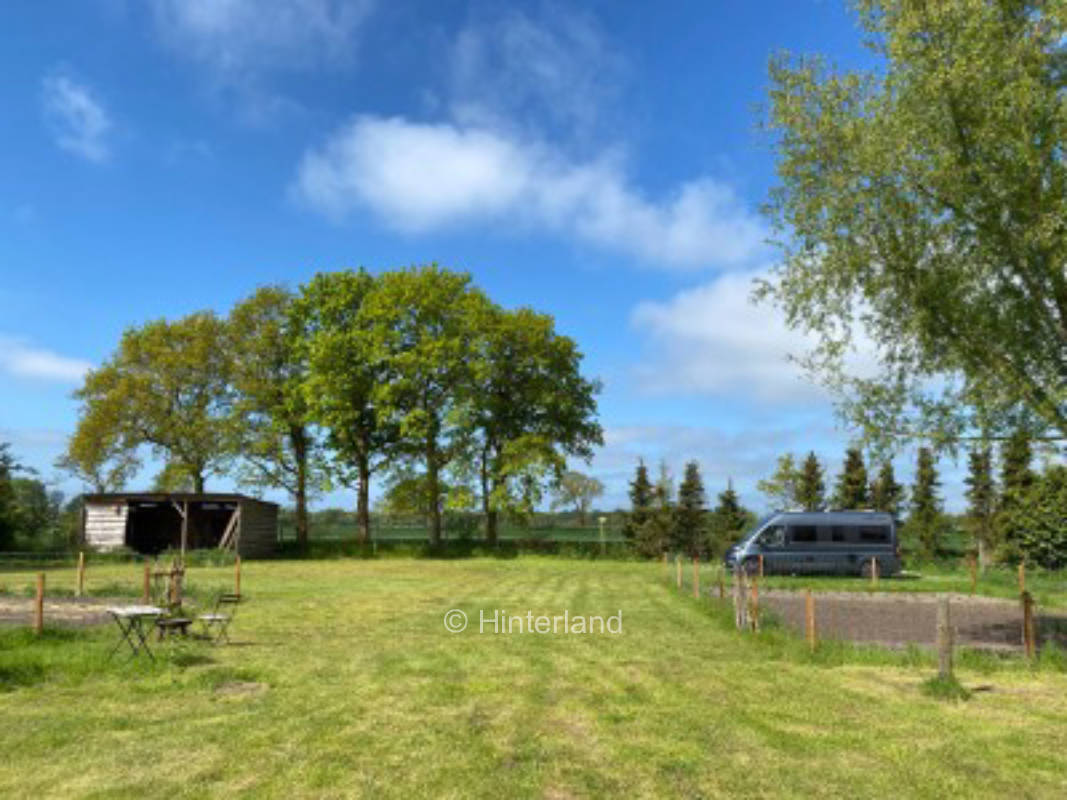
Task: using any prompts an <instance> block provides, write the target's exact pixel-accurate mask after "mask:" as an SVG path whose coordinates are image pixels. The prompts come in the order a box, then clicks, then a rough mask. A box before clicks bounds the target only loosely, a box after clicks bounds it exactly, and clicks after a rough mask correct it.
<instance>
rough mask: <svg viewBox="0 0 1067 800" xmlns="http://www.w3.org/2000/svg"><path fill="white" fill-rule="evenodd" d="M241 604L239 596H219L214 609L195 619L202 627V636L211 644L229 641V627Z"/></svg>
mask: <svg viewBox="0 0 1067 800" xmlns="http://www.w3.org/2000/svg"><path fill="white" fill-rule="evenodd" d="M242 602H243V598H242V597H241V595H239V594H220V595H219V596H218V598H217V599H216V600H215V607H214V609H213V610H212V611H211V612H210V613H208V614H200V615H199V616H198V617H197V619H198V620H200V623H201V624H202V625H203V632H204V636H205V637H206V638H207V639H209V640H210V641H211V642H212V644H218V643H219V642H221V641H222V640H223V639H225V640H226V641H227V642H229V641H230V634H229V630H228V629H229V627H230V623H231V622H233V618H234V615H235V614H236V613H237V606H238V605H240V604H241V603H242Z"/></svg>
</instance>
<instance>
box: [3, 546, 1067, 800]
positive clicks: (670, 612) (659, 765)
mask: <svg viewBox="0 0 1067 800" xmlns="http://www.w3.org/2000/svg"><path fill="white" fill-rule="evenodd" d="M230 580H231V572H230V570H229V569H227V568H209V567H202V568H196V569H193V570H191V572H190V576H189V583H190V587H191V589H192V590H193V594H194V595H195V596H197V597H206V596H208V595H210V593H211V592H212V591H215V590H217V589H221V588H224V587H228V586H229V585H230ZM72 581H73V574H72V572H71V571H70V570H63V571H57V572H56V573H55V574H52V575H50V576H49V585H50V586H53V587H56V588H58V589H60V590H62V589H64V588H69V587H70V586H71V585H72ZM138 581H139V575H138V572H137V567H136V565H107V566H100V567H97V568H94V569H93V570H92V571H91V583H90V588H92V587H93V586H94V585H97V586H101V587H102V586H108V587H111V588H112V589H114V590H116V591H117V590H121V589H122V588H123V587H128V588H129V592H130V593H134V592H135V591H136V587H137V586H138V585H139V584H138ZM28 582H29V575H28V574H27V575H11V574H7V575H3V576H0V583H4V584H6V585H8V586H9V587H10V586H22V585H24V584H26V583H28ZM243 587H244V591H245V593H246V594H247V595H248V596H249V597H250V602H249V603H248V604H247V605H246V606H245V607H244V608H242V610H241V612H240V615H239V616H238V619H237V622H236V623H235V627H234V638H235V640H236V644H235V645H233V646H229V647H220V648H211V647H210V646H207V645H203V644H199V643H193V644H185V645H181V644H179V645H174V646H169V645H168V646H163V647H161V648H159V650H157V652H158V653H159V654H160V656H161V658H160V661H159V663H157V664H155V665H150V664H148V663H147V662H145V661H135V662H129V661H123V660H116V661H113V662H108V661H107V660H106V658H105V656H106V652H107V649H108V648H109V646H110V644H111V643H112V641H113V640H114V637H115V632H114V631H113V630H112V629H111V628H109V627H104V628H97V629H88V630H83V631H76V632H51V633H48V634H46V635H45V636H44V637H42V639H40V640H34V639H33V637H32V636H31V635H30V634H28V633H27V632H25V631H23V630H18V629H7V630H0V687H2V688H3V689H4V691H0V718H2V719H3V720H4V725H3V726H0V747H2V752H3V753H4V754H5V756H6V757H5V758H4V759H3V760H2V761H0V796H5V797H29V796H33V797H64V798H67V797H108V798H110V797H137V798H140V797H144V796H148V795H161V796H162V795H166V796H171V797H203V796H227V797H230V796H244V797H256V798H260V797H279V798H281V797H285V798H290V797H361V796H365V797H457V798H458V797H548V798H566V797H590V796H594V797H595V796H640V797H700V796H709V797H716V796H721V797H761V796H763V797H771V796H774V797H801V796H803V797H808V796H812V795H819V796H821V797H850V798H852V797H886V796H897V797H938V798H940V797H946V796H968V797H997V796H1003V795H1005V794H1012V795H1017V796H1025V797H1050V798H1051V797H1063V796H1064V795H1065V794H1067V675H1065V674H1064V673H1063V672H1062V671H1061V670H1060V669H1056V668H1048V669H1044V668H1043V669H1040V670H1038V671H1036V672H1035V671H1032V670H1031V669H1030V668H1028V667H1026V666H1025V665H1023V664H1022V662H1020V661H1019V660H1016V659H1010V660H1007V661H1001V660H997V661H993V660H989V659H983V658H979V657H975V658H968V657H966V656H965V657H964V658H963V659H962V660H963V663H964V664H965V668H963V669H961V670H960V678H961V680H962V681H963V683H964V684H965V685H967V686H969V687H971V688H974V687H976V686H978V685H982V686H984V687H991V688H990V690H988V691H981V692H978V693H975V694H974V695H973V696H972V698H971V699H970V700H968V701H967V702H945V701H940V700H935V699H932V698H930V697H927V696H926V695H924V693H923V692H922V691H921V685H922V683H923V681H924V680H925V679H926V678H928V677H929V676H930V675H931V674H932V672H933V668H932V663H931V660H930V658H929V656H927V655H925V654H921V653H917V652H912V651H908V652H901V653H889V652H887V651H875V650H871V651H861V650H856V649H853V648H846V647H835V646H829V645H828V646H827V647H825V648H824V650H823V651H821V652H820V653H817V654H816V656H814V657H809V656H807V655H806V653H805V650H804V648H803V646H802V643H799V642H796V641H795V640H794V639H792V637H790V636H788V635H787V634H785V633H783V632H781V631H776V630H770V631H767V632H765V633H761V634H760V635H759V636H758V637H753V636H750V635H746V636H742V635H740V634H737V633H736V632H734V631H732V630H731V629H730V628H729V625H728V623H727V621H726V620H725V616H726V614H725V612H724V610H717V609H715V608H714V607H712V606H710V605H709V604H708V603H707V602H706V601H697V600H693V599H692V598H689V597H685V596H680V595H679V594H678V593H677V592H675V591H674V590H673V589H672V588H669V586H668V585H667V582H666V581H664V579H663V567H662V565H659V564H643V563H624V562H610V561H602V562H592V561H568V560H563V559H556V558H541V557H522V558H517V559H510V560H495V559H469V560H453V561H434V560H408V559H403V560H401V559H391V560H368V561H358V560H334V561H328V562H313V561H302V562H258V563H257V562H252V563H247V564H246V565H245V569H244V577H243ZM453 608H458V609H461V610H463V611H465V612H466V613H467V614H468V615H469V617H470V618H471V619H472V627H473V628H476V627H477V619H478V614H479V611H484V612H486V613H490V614H491V613H492V612H493V611H494V610H495V609H503V610H506V611H507V612H508V613H509V614H512V615H519V614H521V615H525V613H526V612H527V611H531V612H533V613H534V614H535V615H537V614H547V615H558V614H562V613H563V612H564V611H565V610H566V611H568V612H569V613H570V615H572V616H573V615H603V616H607V615H611V614H616V613H617V612H619V611H620V610H621V612H622V626H623V630H622V633H620V634H618V635H613V634H607V633H605V634H594V635H589V634H586V635H579V634H564V633H559V634H555V635H553V634H519V633H513V634H495V635H494V634H491V633H488V632H486V633H481V634H479V633H477V632H476V630H472V629H468V630H467V631H465V632H463V633H457V634H451V633H448V632H446V631H445V629H444V626H443V624H442V619H443V615H444V613H445V612H446V611H448V610H449V609H453ZM1054 666H1055V665H1054Z"/></svg>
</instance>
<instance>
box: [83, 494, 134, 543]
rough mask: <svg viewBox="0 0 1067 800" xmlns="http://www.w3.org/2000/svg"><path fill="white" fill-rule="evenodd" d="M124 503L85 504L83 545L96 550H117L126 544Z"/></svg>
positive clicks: (125, 509)
mask: <svg viewBox="0 0 1067 800" xmlns="http://www.w3.org/2000/svg"><path fill="white" fill-rule="evenodd" d="M128 514H129V507H128V506H127V505H126V504H125V503H103V504H99V505H97V504H92V503H90V504H87V505H86V506H85V544H86V545H87V546H88V547H92V548H94V549H96V550H117V549H118V548H120V547H122V546H123V545H125V544H126V517H127V515H128Z"/></svg>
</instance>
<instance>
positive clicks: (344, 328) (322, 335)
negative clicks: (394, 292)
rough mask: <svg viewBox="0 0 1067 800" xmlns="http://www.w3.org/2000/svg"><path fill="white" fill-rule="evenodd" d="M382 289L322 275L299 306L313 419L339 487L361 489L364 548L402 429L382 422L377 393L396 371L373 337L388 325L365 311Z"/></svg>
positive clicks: (353, 274)
mask: <svg viewBox="0 0 1067 800" xmlns="http://www.w3.org/2000/svg"><path fill="white" fill-rule="evenodd" d="M376 285H377V280H376V279H375V278H374V277H373V276H372V275H370V274H369V273H368V272H366V271H365V270H363V269H360V270H343V271H338V272H326V273H319V274H317V275H315V277H314V278H312V279H311V281H309V282H308V283H307V284H306V285H305V286H303V287H302V288H301V291H300V296H299V297H298V298H297V299H296V301H295V305H294V316H295V317H296V320H297V321H296V322H295V323H294V324H295V325H296V326H297V327H298V328H299V330H300V331H301V339H300V342H299V347H300V349H301V351H302V359H303V360H304V361H305V363H306V369H307V374H306V375H305V378H304V387H303V389H304V391H303V398H304V402H306V403H307V410H308V416H309V419H311V420H313V421H314V422H315V423H317V424H318V425H321V426H322V427H323V428H324V429H325V430H326V431H327V441H328V444H329V448H330V450H331V451H332V452H333V454H334V460H333V463H332V465H331V471H332V472H333V473H334V475H335V476H336V477H337V478H338V479H339V481H340V482H341V483H345V484H354V485H355V487H356V520H357V527H358V530H359V537H360V539H361V540H362V541H364V542H366V541H367V540H368V539H369V538H370V481H371V477H372V475H373V474H374V473H375V472H377V471H378V470H379V469H380V468H381V467H382V466H383V465H384V464H386V463H387V459H388V457H389V455H390V452H391V449H390V448H392V447H393V446H394V445H395V443H396V439H397V431H396V426H395V425H393V424H391V423H390V422H389V420H387V419H385V418H384V417H383V414H382V413H381V412H380V410H379V407H378V405H377V403H376V399H375V391H376V387H378V386H379V385H380V384H381V383H383V382H385V381H388V380H389V379H390V374H391V373H390V371H389V370H390V369H393V367H387V360H386V354H385V353H383V352H381V347H382V346H384V336H383V335H382V334H377V336H378V338H379V339H380V340H381V343H380V342H379V341H378V340H376V338H375V335H376V334H375V333H374V328H375V326H379V325H382V324H384V323H383V322H382V321H381V320H380V319H373V318H372V315H371V314H370V313H368V311H367V303H368V298H369V297H370V295H371V293H372V292H373V291H374V289H375V286H376ZM382 313H383V312H378V315H377V316H378V317H381V316H382ZM392 313H394V314H401V313H403V310H402V309H401V308H399V307H398V308H397V309H394V310H393V312H392ZM376 348H377V350H378V351H377V352H375V350H376Z"/></svg>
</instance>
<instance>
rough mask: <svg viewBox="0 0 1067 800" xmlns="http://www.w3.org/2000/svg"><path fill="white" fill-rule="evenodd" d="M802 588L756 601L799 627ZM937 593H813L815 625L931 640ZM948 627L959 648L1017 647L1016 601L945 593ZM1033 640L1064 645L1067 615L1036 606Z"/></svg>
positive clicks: (838, 632)
mask: <svg viewBox="0 0 1067 800" xmlns="http://www.w3.org/2000/svg"><path fill="white" fill-rule="evenodd" d="M804 597H805V595H804V593H803V592H790V591H782V590H770V591H765V590H761V591H760V606H761V607H762V608H763V609H766V610H769V611H771V612H772V613H774V614H775V615H776V616H777V617H778V618H779V619H781V620H782V622H783V623H784V624H785V625H786V626H787V627H789V628H791V629H793V630H796V631H798V632H800V633H803V631H804ZM937 597H938V596H937V595H935V594H929V593H927V594H922V593H915V594H904V593H900V592H872V593H858V592H816V593H815V628H816V631H817V634H818V635H819V636H820V637H825V638H830V639H841V640H845V641H852V642H871V643H876V644H883V645H890V646H904V645H908V644H917V645H928V646H933V645H935V644H936V642H937ZM950 603H951V618H952V626H953V627H954V628H955V630H956V643H957V644H959V645H961V646H963V647H977V648H987V649H1015V648H1021V647H1022V638H1023V633H1022V605H1021V603H1018V602H1013V601H1011V600H1001V599H996V598H990V597H969V596H967V595H951V596H950ZM1035 627H1036V632H1037V639H1038V642H1039V644H1046V643H1051V642H1054V643H1056V644H1057V645H1059V646H1061V647H1067V615H1064V614H1060V613H1051V612H1043V611H1042V610H1041V609H1040V608H1038V609H1037V610H1036V615H1035Z"/></svg>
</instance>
